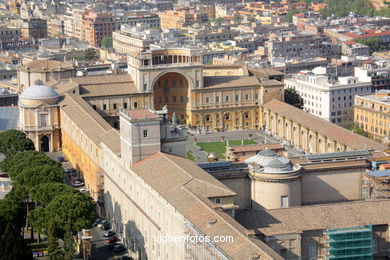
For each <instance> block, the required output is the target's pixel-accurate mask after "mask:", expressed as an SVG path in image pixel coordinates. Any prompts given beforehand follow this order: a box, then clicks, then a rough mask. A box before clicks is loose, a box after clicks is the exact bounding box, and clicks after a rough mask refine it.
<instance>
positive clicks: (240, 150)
mask: <svg viewBox="0 0 390 260" xmlns="http://www.w3.org/2000/svg"><path fill="white" fill-rule="evenodd" d="M265 148H268V149H270V150H272V151H274V152H275V153H277V154H279V155H282V154H285V150H284V146H283V145H281V144H278V143H275V144H248V145H237V146H229V145H227V146H226V159H228V160H231V161H233V162H243V161H245V160H246V159H248V158H249V157H252V156H255V155H256V154H258V153H259V152H261V151H262V150H264V149H265Z"/></svg>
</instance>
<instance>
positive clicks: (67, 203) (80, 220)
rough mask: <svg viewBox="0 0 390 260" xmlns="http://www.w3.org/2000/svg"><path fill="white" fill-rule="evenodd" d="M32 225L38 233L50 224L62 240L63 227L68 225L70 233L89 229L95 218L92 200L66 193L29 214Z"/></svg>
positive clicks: (81, 194) (85, 196) (82, 195)
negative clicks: (38, 230)
mask: <svg viewBox="0 0 390 260" xmlns="http://www.w3.org/2000/svg"><path fill="white" fill-rule="evenodd" d="M30 217H31V221H32V225H33V226H34V227H35V228H38V229H40V231H45V230H44V228H45V227H47V226H48V225H49V224H50V223H52V224H53V225H54V228H55V233H56V236H57V237H58V238H63V237H64V234H65V226H66V224H67V223H69V225H70V229H71V231H72V233H76V232H77V231H79V230H82V229H83V228H89V227H91V225H92V223H93V222H94V220H95V218H96V212H95V206H94V204H93V202H92V199H91V198H90V197H88V196H87V195H85V194H83V193H80V192H78V193H68V194H62V195H59V196H57V197H55V198H54V199H53V200H52V201H51V202H50V203H49V204H48V205H47V206H46V207H45V208H43V207H39V208H37V209H35V210H33V211H32V212H31V214H30Z"/></svg>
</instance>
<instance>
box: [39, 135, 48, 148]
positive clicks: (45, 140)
mask: <svg viewBox="0 0 390 260" xmlns="http://www.w3.org/2000/svg"><path fill="white" fill-rule="evenodd" d="M49 150H50V147H49V137H47V136H46V135H44V136H42V137H41V152H49Z"/></svg>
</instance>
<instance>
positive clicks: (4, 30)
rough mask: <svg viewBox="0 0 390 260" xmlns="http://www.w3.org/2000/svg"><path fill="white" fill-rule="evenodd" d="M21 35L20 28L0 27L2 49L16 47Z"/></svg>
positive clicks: (0, 45)
mask: <svg viewBox="0 0 390 260" xmlns="http://www.w3.org/2000/svg"><path fill="white" fill-rule="evenodd" d="M20 35H21V31H20V28H14V27H7V26H1V27H0V50H8V49H11V48H13V47H16V45H17V43H18V41H19V38H20Z"/></svg>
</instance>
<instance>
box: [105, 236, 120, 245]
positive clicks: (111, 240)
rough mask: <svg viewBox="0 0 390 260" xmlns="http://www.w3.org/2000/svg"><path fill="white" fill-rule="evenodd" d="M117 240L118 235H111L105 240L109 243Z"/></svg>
mask: <svg viewBox="0 0 390 260" xmlns="http://www.w3.org/2000/svg"><path fill="white" fill-rule="evenodd" d="M117 241H118V238H117V236H112V237H110V238H108V239H106V240H105V242H106V243H107V244H112V243H115V242H117Z"/></svg>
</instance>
